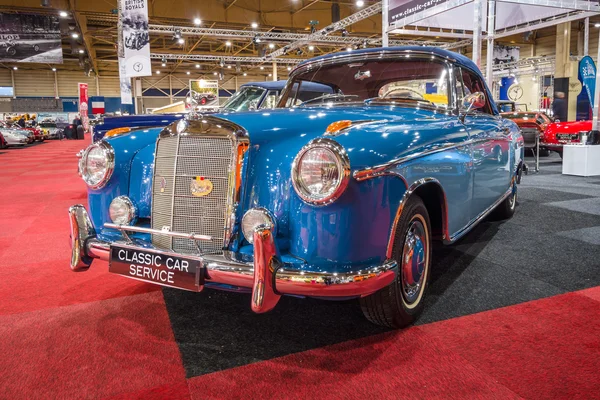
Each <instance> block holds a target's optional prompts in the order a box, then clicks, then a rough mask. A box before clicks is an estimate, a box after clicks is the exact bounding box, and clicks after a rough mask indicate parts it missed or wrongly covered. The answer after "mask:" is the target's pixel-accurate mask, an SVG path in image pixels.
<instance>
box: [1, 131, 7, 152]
mask: <svg viewBox="0 0 600 400" xmlns="http://www.w3.org/2000/svg"><path fill="white" fill-rule="evenodd" d="M7 147H8V143H6V140H5V139H4V136H2V132H0V149H5V148H7Z"/></svg>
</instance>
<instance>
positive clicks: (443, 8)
mask: <svg viewBox="0 0 600 400" xmlns="http://www.w3.org/2000/svg"><path fill="white" fill-rule="evenodd" d="M387 1H389V13H388V23H389V25H390V30H391V32H393V30H394V29H400V28H403V27H404V26H406V25H413V26H421V27H428V28H442V29H459V30H467V31H471V30H473V14H474V10H475V7H474V2H473V0H387ZM482 3H483V4H482V15H487V4H488V2H487V1H483V2H482ZM565 12H566V10H565V9H561V8H554V7H551V6H539V5H531V4H520V3H516V2H502V0H498V1H496V15H495V27H496V29H497V30H498V29H505V28H508V27H512V26H516V25H521V24H526V23H529V22H532V21H539V20H542V19H546V18H550V17H554V16H557V15H561V14H564V13H565ZM418 15H421V16H422V18H417V16H418ZM481 23H482V28H481V29H482V30H483V31H487V19H484V20H483V21H481Z"/></svg>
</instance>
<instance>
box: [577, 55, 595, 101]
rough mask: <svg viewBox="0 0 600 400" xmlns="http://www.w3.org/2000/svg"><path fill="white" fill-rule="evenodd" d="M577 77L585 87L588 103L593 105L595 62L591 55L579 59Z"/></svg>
mask: <svg viewBox="0 0 600 400" xmlns="http://www.w3.org/2000/svg"><path fill="white" fill-rule="evenodd" d="M579 79H580V80H581V84H582V85H583V88H584V89H585V91H586V93H587V95H588V99H590V105H591V106H592V107H594V93H595V89H596V64H594V60H592V57H590V56H585V57H583V58H582V59H581V61H579Z"/></svg>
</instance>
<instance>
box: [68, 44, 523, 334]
mask: <svg viewBox="0 0 600 400" xmlns="http://www.w3.org/2000/svg"><path fill="white" fill-rule="evenodd" d="M311 83H318V84H320V85H327V86H328V87H330V88H331V93H328V94H323V95H321V96H317V97H314V98H311V99H309V100H306V101H298V93H299V92H300V91H301V90H302V86H303V85H309V84H311ZM286 105H295V106H294V107H286ZM279 106H280V108H279V109H273V110H264V111H262V112H241V113H240V112H236V113H222V114H216V115H210V116H198V117H196V118H194V116H190V117H189V118H186V119H183V120H180V121H178V122H176V123H173V124H171V125H169V126H167V127H166V128H164V129H161V130H160V134H159V130H157V129H154V130H152V129H149V130H145V131H153V132H155V134H141V133H143V132H145V131H133V132H131V133H129V134H125V135H122V136H117V137H112V138H108V139H106V140H103V141H100V142H98V143H95V144H93V145H91V146H90V147H89V148H88V149H87V150H86V151H85V153H84V154H83V157H82V158H81V160H80V173H81V175H82V178H83V179H84V181H85V182H86V184H87V185H88V187H89V190H88V194H89V212H88V211H87V210H86V208H85V207H84V206H83V205H75V206H72V207H71V208H70V210H69V215H70V221H71V239H72V249H73V250H72V259H71V268H72V269H73V270H75V271H82V270H86V269H88V268H89V267H90V264H91V263H92V261H93V259H95V258H99V259H101V260H107V261H108V262H109V267H108V268H109V271H110V272H112V273H115V274H120V275H123V276H125V277H128V278H132V279H138V280H141V281H145V282H151V283H156V284H159V285H164V286H170V287H174V288H180V289H185V290H191V291H201V290H202V289H203V288H205V287H210V288H215V289H222V290H234V291H242V292H243V291H246V292H250V293H251V299H250V303H251V308H252V309H253V310H254V311H256V312H259V313H260V312H265V311H268V310H271V309H272V308H273V307H275V305H276V304H277V302H278V300H279V298H280V296H282V295H294V296H307V297H316V298H325V299H348V298H358V299H359V300H360V304H361V307H362V309H363V311H364V314H365V316H366V317H367V318H368V319H369V320H371V321H372V322H375V323H377V324H381V325H385V326H390V327H403V326H406V325H408V324H410V323H412V322H413V321H414V320H415V318H416V317H417V316H418V315H419V313H420V312H421V310H422V308H423V299H424V296H425V294H426V291H427V284H428V280H429V277H430V274H431V268H435V266H432V265H431V249H432V241H433V240H441V241H443V242H445V243H452V242H455V241H456V240H458V239H459V238H460V237H462V236H463V235H464V234H465V233H467V232H468V231H469V230H471V229H472V228H473V226H474V225H475V224H477V223H478V222H479V221H481V220H482V219H483V218H484V217H486V216H487V215H488V214H490V213H492V212H494V213H495V214H496V215H497V217H500V218H508V217H510V216H512V214H513V213H514V210H515V206H516V198H517V182H518V181H519V178H520V173H521V169H522V165H523V164H522V155H523V154H522V153H523V140H522V137H521V135H520V133H519V128H518V127H517V126H516V125H515V124H514V123H513V122H512V121H509V120H506V119H503V118H501V117H500V116H499V114H498V110H497V108H496V106H495V104H494V102H493V101H492V97H491V95H490V92H489V90H488V88H487V87H486V85H485V83H484V80H483V78H482V76H481V73H480V72H479V70H478V69H477V67H476V66H475V65H474V64H473V63H472V62H471V61H470V60H469V59H467V58H465V57H463V56H461V55H459V54H456V53H452V52H449V51H445V50H441V49H438V48H428V47H399V48H387V49H365V50H359V51H352V52H343V53H338V54H335V55H329V56H325V57H321V58H315V59H312V60H309V61H307V62H305V63H303V64H301V65H299V66H298V67H297V68H296V69H295V70H294V71H293V72H292V73H291V75H290V79H289V81H288V83H287V85H286V88H285V89H284V91H283V93H282V96H281V98H280V99H279ZM157 137H158V140H157Z"/></svg>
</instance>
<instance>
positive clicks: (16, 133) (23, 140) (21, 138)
mask: <svg viewBox="0 0 600 400" xmlns="http://www.w3.org/2000/svg"><path fill="white" fill-rule="evenodd" d="M2 136H4V140H6V144H7V146H9V147H10V146H25V145H26V144H27V143H28V142H29V138H28V137H27V134H25V133H23V131H20V130H15V129H2Z"/></svg>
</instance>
